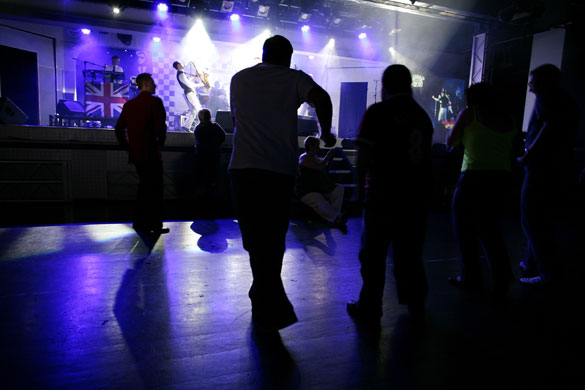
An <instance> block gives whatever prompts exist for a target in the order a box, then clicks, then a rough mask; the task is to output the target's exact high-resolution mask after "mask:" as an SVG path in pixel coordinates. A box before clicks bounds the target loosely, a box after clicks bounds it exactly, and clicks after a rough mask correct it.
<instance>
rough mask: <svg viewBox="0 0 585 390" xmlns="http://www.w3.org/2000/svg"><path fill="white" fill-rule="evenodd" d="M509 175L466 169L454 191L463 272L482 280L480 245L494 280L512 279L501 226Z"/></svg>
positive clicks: (470, 278) (502, 282)
mask: <svg viewBox="0 0 585 390" xmlns="http://www.w3.org/2000/svg"><path fill="white" fill-rule="evenodd" d="M511 184H512V178H511V174H510V173H508V172H506V171H471V170H470V171H465V172H463V173H462V174H461V176H460V177H459V181H458V182H457V187H456V188H455V193H454V194H453V207H452V212H453V226H454V228H455V235H456V236H457V241H458V243H459V248H460V250H461V257H462V261H463V276H464V278H465V280H466V281H468V282H470V283H475V284H481V282H482V277H481V266H480V255H481V247H482V244H483V249H484V250H485V252H486V255H487V258H488V260H489V263H490V267H491V271H492V279H493V281H494V283H495V284H500V285H505V284H507V283H508V282H509V281H511V280H512V279H513V274H512V270H511V268H510V260H509V257H508V250H507V248H506V243H505V239H504V234H503V233H502V229H501V226H500V224H501V218H502V215H503V210H504V208H505V206H506V201H510V198H509V196H510V194H511V191H510V189H511Z"/></svg>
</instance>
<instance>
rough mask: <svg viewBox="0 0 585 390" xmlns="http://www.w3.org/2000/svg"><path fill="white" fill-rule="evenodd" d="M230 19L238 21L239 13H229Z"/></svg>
mask: <svg viewBox="0 0 585 390" xmlns="http://www.w3.org/2000/svg"><path fill="white" fill-rule="evenodd" d="M230 20H231V21H232V22H239V21H240V15H238V14H231V15H230Z"/></svg>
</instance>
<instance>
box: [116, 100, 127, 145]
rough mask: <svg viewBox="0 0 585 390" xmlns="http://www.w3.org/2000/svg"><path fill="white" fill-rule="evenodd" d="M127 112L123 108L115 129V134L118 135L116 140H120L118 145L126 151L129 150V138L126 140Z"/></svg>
mask: <svg viewBox="0 0 585 390" xmlns="http://www.w3.org/2000/svg"><path fill="white" fill-rule="evenodd" d="M126 116H127V114H126V110H124V108H122V113H120V116H119V117H118V120H117V121H116V126H115V128H114V132H115V133H116V138H117V139H118V143H119V144H120V147H121V148H122V149H124V150H127V149H128V138H126Z"/></svg>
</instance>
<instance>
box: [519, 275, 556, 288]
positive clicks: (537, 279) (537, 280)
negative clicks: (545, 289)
mask: <svg viewBox="0 0 585 390" xmlns="http://www.w3.org/2000/svg"><path fill="white" fill-rule="evenodd" d="M520 283H522V284H523V285H525V286H546V285H547V284H549V283H550V280H548V279H547V278H545V277H544V276H542V275H538V276H534V277H532V278H520Z"/></svg>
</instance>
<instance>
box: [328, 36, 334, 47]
mask: <svg viewBox="0 0 585 390" xmlns="http://www.w3.org/2000/svg"><path fill="white" fill-rule="evenodd" d="M327 46H330V47H333V46H335V39H334V38H331V39H330V40H329V43H327Z"/></svg>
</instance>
